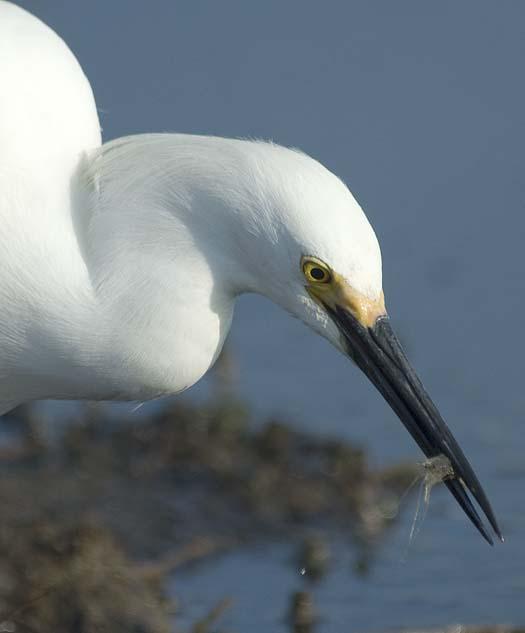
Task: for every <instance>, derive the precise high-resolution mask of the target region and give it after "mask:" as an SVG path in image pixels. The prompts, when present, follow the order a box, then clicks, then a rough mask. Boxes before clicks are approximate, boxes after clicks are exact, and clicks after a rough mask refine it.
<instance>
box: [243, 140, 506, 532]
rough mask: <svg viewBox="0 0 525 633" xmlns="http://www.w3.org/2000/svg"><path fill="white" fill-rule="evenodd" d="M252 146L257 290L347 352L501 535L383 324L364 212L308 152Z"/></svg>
mask: <svg viewBox="0 0 525 633" xmlns="http://www.w3.org/2000/svg"><path fill="white" fill-rule="evenodd" d="M259 151H260V152H261V156H260V157H259V158H258V160H259V162H257V160H256V163H255V169H254V172H255V173H256V178H254V192H255V194H254V195H255V200H256V205H255V206H256V208H257V209H258V213H257V216H256V218H254V219H253V226H252V232H253V234H255V235H256V236H257V238H258V240H257V245H258V248H257V251H256V250H255V248H254V252H252V253H250V260H251V261H254V262H255V269H254V274H255V276H256V282H255V283H256V289H258V290H259V291H260V292H262V293H263V294H265V295H267V296H268V297H270V298H271V299H273V300H274V301H276V302H277V303H279V304H281V305H282V306H283V307H285V308H286V309H287V310H288V311H290V312H291V313H292V314H294V315H295V316H297V317H298V318H300V319H302V320H303V321H304V322H305V323H307V324H308V325H310V326H311V327H312V328H313V329H314V330H316V331H317V332H319V333H320V334H322V335H323V336H325V337H326V338H328V339H329V340H330V341H331V342H332V343H333V344H334V345H335V346H336V347H338V348H339V349H340V350H341V351H343V353H346V354H347V355H348V356H349V357H350V358H352V360H354V361H355V363H356V364H357V365H358V367H359V368H360V369H361V370H362V371H363V372H364V373H365V374H366V375H367V376H368V378H369V379H370V380H371V382H372V383H373V384H374V385H375V386H376V388H377V389H378V390H379V391H380V392H381V393H382V395H383V396H384V397H385V399H386V400H387V401H388V403H389V404H390V405H391V407H392V408H393V410H394V411H395V412H396V413H397V415H398V416H399V418H400V419H401V421H402V422H403V424H404V425H405V426H406V428H407V429H408V431H409V432H410V434H411V435H412V436H413V438H414V439H415V440H416V442H417V443H418V444H419V446H420V447H421V449H422V450H423V452H424V453H425V455H426V456H427V457H429V458H432V457H436V456H438V455H444V456H445V457H446V458H447V459H448V460H449V461H450V464H451V467H452V469H453V472H454V475H453V476H452V477H450V478H449V479H448V480H447V481H446V484H447V486H448V487H449V489H450V490H451V492H452V494H453V495H454V496H455V497H456V499H457V500H458V502H459V503H460V505H461V507H462V508H463V509H464V511H465V512H466V513H467V515H468V516H469V518H470V519H471V520H472V521H473V523H474V524H475V525H476V527H477V528H478V529H479V530H480V532H481V533H482V534H483V536H484V537H485V538H486V539H487V540H488V541H489V542H492V541H491V538H490V536H489V534H488V532H487V530H486V528H485V526H484V525H483V523H482V521H481V519H480V518H479V516H478V514H477V512H476V510H475V509H474V507H473V505H472V503H471V501H470V499H469V497H468V496H467V493H466V489H468V490H470V492H471V493H472V494H473V496H474V498H475V499H476V500H477V501H478V503H479V504H480V506H481V508H482V509H483V510H484V512H485V514H486V515H487V517H488V519H489V521H490V523H491V525H492V526H493V528H494V530H495V531H496V533H497V534H498V536H500V532H499V528H498V526H497V523H496V520H495V518H494V514H493V512H492V510H491V507H490V504H489V502H488V500H487V498H486V496H485V494H484V492H483V490H482V488H481V485H480V483H479V481H478V480H477V478H476V475H475V474H474V472H473V470H472V468H471V466H470V465H469V463H468V461H467V459H466V458H465V456H464V454H463V452H462V451H461V449H460V447H459V446H458V444H457V443H456V441H455V440H454V438H453V436H452V434H451V433H450V431H449V429H448V428H447V426H446V425H445V422H444V421H443V419H442V418H441V416H440V414H439V412H438V410H437V409H436V407H435V405H434V404H433V403H432V401H431V399H430V397H429V396H428V394H427V393H426V391H425V390H424V388H423V386H422V384H421V382H420V381H419V379H418V377H417V375H416V374H415V372H414V370H413V369H412V367H411V366H410V365H409V363H408V361H407V358H406V356H405V354H404V352H403V350H402V348H401V345H400V344H399V341H398V339H397V338H396V336H395V334H394V332H393V330H392V327H391V325H390V320H389V317H388V315H387V312H386V309H385V301H384V295H383V289H382V281H381V255H380V250H379V246H378V243H377V239H376V237H375V234H374V231H373V229H372V227H371V226H370V224H369V223H368V220H367V219H366V217H365V215H364V213H363V212H362V210H361V209H360V207H359V205H358V204H357V202H356V201H355V199H354V198H353V196H352V194H351V193H350V191H349V190H348V188H347V187H346V186H345V185H344V184H343V183H342V182H341V181H340V180H339V179H338V178H336V177H335V176H334V175H333V174H331V173H330V172H329V171H328V170H326V169H325V168H324V167H322V166H321V165H319V163H317V162H316V161H314V160H312V159H311V158H309V157H307V156H304V155H303V154H300V153H298V152H295V151H291V150H284V149H282V148H275V146H266V147H263V148H262V149H261V148H259ZM265 152H266V153H268V152H271V153H272V154H273V155H272V156H270V157H268V155H267V154H266V155H265ZM254 155H255V157H256V158H257V153H255V154H254Z"/></svg>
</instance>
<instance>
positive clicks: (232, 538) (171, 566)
mask: <svg viewBox="0 0 525 633" xmlns="http://www.w3.org/2000/svg"><path fill="white" fill-rule="evenodd" d="M320 426H321V425H320ZM42 429H43V425H42V424H41V421H40V420H39V419H38V415H37V414H36V412H35V411H33V410H31V409H27V408H26V409H20V410H18V411H16V412H15V413H14V414H13V415H12V416H11V417H10V419H9V420H7V421H6V432H7V433H9V438H10V439H9V441H7V442H4V444H3V445H2V448H1V449H0V458H1V459H0V471H1V472H0V475H1V476H0V504H1V507H2V521H1V524H0V631H4V632H8V631H11V632H19V633H35V632H38V633H66V632H67V633H70V632H72V631H74V632H75V633H106V632H107V633H119V632H122V633H124V632H126V633H127V632H136V633H167V632H168V631H181V632H182V633H211V632H212V631H220V630H221V629H220V628H218V626H219V624H218V623H220V619H221V616H222V615H223V613H224V612H225V611H227V610H228V608H229V605H230V601H231V600H233V601H234V600H235V596H224V600H222V601H221V602H220V603H218V604H212V605H209V609H208V610H207V611H204V612H203V613H202V617H200V618H199V619H198V621H196V622H194V624H193V625H192V626H191V627H190V629H189V630H188V628H187V627H186V629H184V630H181V629H180V628H179V627H178V624H177V622H178V619H179V614H180V613H181V608H182V607H181V606H180V605H179V604H178V603H177V601H176V598H175V600H174V599H173V598H172V599H168V597H167V596H166V594H165V591H164V589H165V586H166V579H167V578H168V577H170V576H172V575H174V574H175V575H176V574H177V572H178V571H179V570H180V569H182V568H183V567H184V566H187V565H191V564H197V563H199V562H200V561H203V560H207V559H209V558H210V557H212V556H217V555H224V554H225V553H227V552H228V551H229V550H232V549H234V548H239V547H249V546H250V545H251V544H253V543H257V542H261V540H265V541H268V540H271V539H280V540H284V539H286V540H287V542H291V543H294V544H295V547H296V551H297V555H296V558H295V559H294V560H293V561H291V563H290V564H292V565H294V566H296V568H297V569H301V570H302V574H303V575H304V576H306V577H307V578H310V579H311V581H312V582H315V581H316V580H319V579H320V578H322V576H323V574H324V573H325V572H326V570H327V569H328V568H329V567H330V565H331V562H332V561H331V556H330V546H329V542H330V537H331V535H332V536H333V535H334V534H335V533H337V534H338V535H339V536H341V535H342V536H343V537H344V538H345V539H348V541H349V542H350V541H351V542H352V544H353V545H355V544H357V545H358V546H359V548H360V551H361V552H362V557H361V558H360V559H359V560H358V569H357V570H358V571H359V570H361V571H363V570H364V569H366V560H367V555H368V553H369V552H370V551H373V548H374V546H375V545H376V544H378V543H380V542H381V539H382V538H383V537H384V536H385V534H387V533H388V529H389V527H390V526H391V525H392V524H393V522H394V521H395V516H396V511H397V506H398V500H399V498H400V496H401V495H402V494H403V492H404V491H405V490H406V489H407V487H408V486H409V485H410V484H411V483H412V482H413V480H414V477H415V465H409V464H400V465H399V466H397V467H395V468H389V469H387V470H374V469H371V468H370V467H369V465H368V463H367V459H366V455H365V453H364V452H363V451H362V450H361V449H360V448H359V447H357V446H354V445H352V444H350V443H345V442H340V441H337V440H333V439H323V438H319V437H313V436H310V435H308V434H304V433H299V432H297V431H294V430H292V429H291V427H290V426H289V425H287V424H286V423H285V422H283V421H281V420H269V421H268V422H267V423H266V425H264V427H263V428H262V429H261V430H258V431H253V430H252V429H251V426H250V415H249V411H247V410H246V408H245V407H243V406H242V405H241V404H240V403H238V402H236V401H235V400H233V399H231V398H227V397H221V398H219V399H217V400H216V401H215V402H214V403H213V404H211V405H210V406H206V407H196V406H190V405H188V404H182V403H174V404H171V405H170V406H169V408H166V409H165V410H163V411H162V412H160V413H159V414H158V415H156V416H154V417H152V418H150V419H146V420H140V421H137V418H136V417H131V418H129V419H122V420H115V419H114V418H112V419H111V420H110V419H109V417H108V415H107V414H106V411H105V409H104V407H101V406H96V407H86V408H85V409H83V410H81V411H80V412H79V413H78V415H77V416H76V419H75V420H72V421H71V424H69V425H66V426H65V428H64V432H63V433H62V434H61V435H59V436H58V437H54V438H50V437H47V436H46V435H45V434H44V433H43V430H42ZM292 589H293V588H292V587H291V588H290V596H289V601H288V602H289V612H288V614H283V618H284V617H286V621H287V622H288V626H289V630H290V631H295V632H296V633H310V632H313V631H314V630H316V625H317V624H318V621H319V620H318V614H317V610H316V606H315V604H314V602H313V598H312V596H311V595H310V594H309V593H308V591H301V592H297V593H292ZM239 633H240V632H239ZM468 633H475V632H472V631H470V630H469V632H468ZM483 633H489V631H488V630H487V631H483Z"/></svg>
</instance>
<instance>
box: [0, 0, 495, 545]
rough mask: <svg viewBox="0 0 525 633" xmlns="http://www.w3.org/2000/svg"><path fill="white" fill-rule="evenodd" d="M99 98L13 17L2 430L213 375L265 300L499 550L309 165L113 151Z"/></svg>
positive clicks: (272, 154) (346, 207)
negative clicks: (235, 322) (385, 410)
mask: <svg viewBox="0 0 525 633" xmlns="http://www.w3.org/2000/svg"><path fill="white" fill-rule="evenodd" d="M100 143H101V141H100V126H99V121H98V118H97V112H96V108H95V102H94V99H93V94H92V91H91V88H90V86H89V83H88V81H87V79H86V77H85V76H84V74H83V72H82V70H81V68H80V66H79V65H78V63H77V61H76V59H75V58H74V56H73V54H72V53H71V52H70V50H69V49H68V48H67V46H66V45H65V44H64V42H63V41H62V40H61V39H60V38H59V37H58V36H57V35H56V34H55V33H54V32H53V31H52V30H51V29H49V28H48V27H47V26H45V25H44V24H43V23H42V22H40V21H39V20H38V19H37V18H35V17H33V16H32V15H30V14H29V13H27V12H26V11H24V10H22V9H20V8H19V7H17V6H15V5H13V4H11V3H9V2H5V1H0V222H1V231H0V375H1V381H0V413H4V412H6V411H8V410H9V409H11V408H12V407H14V406H16V405H17V404H19V403H22V402H25V401H30V400H34V399H40V398H61V399H93V400H146V399H149V398H155V397H158V396H162V395H168V394H175V393H178V392H181V391H183V390H184V389H186V388H188V387H189V386H191V385H192V384H194V383H195V382H196V381H197V380H199V378H200V377H201V376H202V375H203V374H205V373H206V371H207V370H208V369H209V368H210V366H211V365H212V364H213V362H214V361H215V359H216V358H217V355H218V354H219V352H220V350H221V347H222V345H223V342H224V339H225V337H226V335H227V333H228V330H229V328H230V323H231V319H232V313H233V308H234V303H235V299H236V297H237V296H238V295H240V294H241V293H243V292H258V293H261V294H263V295H265V296H267V297H269V298H270V299H271V300H273V301H274V302H276V303H277V304H279V305H281V306H282V307H283V308H284V309H285V310H287V311H288V312H290V313H291V314H292V315H294V316H296V317H298V318H300V319H301V320H302V321H304V322H305V323H306V324H307V325H309V326H310V327H311V328H312V329H314V330H315V331H316V332H317V333H319V334H321V335H322V336H324V337H326V338H327V339H328V340H329V341H331V342H332V343H333V345H335V347H337V348H338V349H339V350H341V351H342V352H343V353H345V354H346V355H348V356H349V357H350V358H352V359H353V360H354V361H355V363H356V364H357V365H358V366H359V367H360V368H361V369H362V370H363V371H364V372H365V374H366V375H367V376H368V377H369V378H370V380H371V381H372V382H373V384H374V385H375V386H376V387H377V389H378V390H379V391H380V392H381V393H382V394H383V396H384V397H385V398H386V400H387V401H388V402H389V403H390V405H391V406H392V408H393V409H394V411H395V412H396V413H397V415H398V416H399V418H400V419H401V421H402V422H403V423H404V425H405V426H406V427H407V429H408V431H409V432H410V433H411V434H412V436H413V437H414V439H415V440H416V442H417V443H418V444H419V446H420V447H421V449H422V450H423V452H424V453H425V455H427V456H428V457H433V456H436V455H440V454H443V455H445V456H446V457H447V458H448V459H449V460H450V462H451V464H452V467H453V469H454V473H455V477H454V478H451V479H449V480H448V481H447V482H446V484H447V486H448V487H449V489H450V490H451V492H452V494H453V495H454V496H455V497H456V499H457V500H458V502H459V503H460V505H461V507H462V508H463V509H464V511H465V512H466V513H467V515H468V516H469V517H470V519H471V520H472V522H473V523H474V524H475V525H476V527H477V528H478V529H479V531H480V532H481V533H482V534H483V536H484V537H485V538H486V539H487V540H488V541H489V542H492V540H491V536H490V534H489V533H488V531H487V529H486V528H485V526H484V524H483V522H482V521H481V519H480V517H479V516H478V514H477V512H476V510H475V509H474V507H473V505H472V503H471V501H470V499H469V497H468V495H467V489H468V490H469V491H470V492H471V493H472V495H473V496H474V498H475V499H476V500H477V501H478V503H479V505H480V506H481V508H482V509H483V511H484V512H485V514H486V516H487V518H488V520H489V522H490V523H491V525H492V527H493V529H494V531H495V532H496V534H497V535H498V536H501V534H500V531H499V528H498V526H497V523H496V519H495V517H494V514H493V512H492V510H491V507H490V504H489V502H488V500H487V498H486V496H485V494H484V492H483V490H482V488H481V486H480V484H479V482H478V480H477V478H476V476H475V474H474V472H473V471H472V468H471V467H470V465H469V463H468V461H467V460H466V458H465V456H464V455H463V453H462V451H461V449H460V448H459V446H458V445H457V443H456V441H455V440H454V438H453V437H452V435H451V433H450V431H449V430H448V428H447V427H446V425H445V423H444V421H443V420H442V418H441V416H440V414H439V413H438V411H437V409H436V407H435V406H434V404H433V403H432V401H431V400H430V398H429V396H428V395H427V393H426V392H425V390H424V389H423V386H422V385H421V383H420V381H419V380H418V378H417V376H416V374H415V373H414V371H413V370H412V368H411V367H410V365H409V364H408V362H407V360H406V357H405V355H404V353H403V351H402V349H401V347H400V345H399V343H398V340H397V339H396V337H395V335H394V333H393V330H392V328H391V325H390V321H389V318H388V316H387V313H386V310H385V304H384V299H383V291H382V280H381V256H380V250H379V246H378V243H377V240H376V237H375V234H374V232H373V230H372V228H371V226H370V225H369V223H368V221H367V219H366V217H365V215H364V213H363V212H362V210H361V209H360V207H359V205H358V204H357V202H356V201H355V199H354V198H353V196H352V194H351V193H350V191H349V190H348V189H347V187H346V186H345V185H344V184H343V183H342V182H341V181H340V180H339V179H338V178H337V177H336V176H334V175H333V174H332V173H330V172H329V171H328V170H327V169H325V168H324V167H323V166H322V165H320V164H319V163H318V162H317V161H315V160H313V159H312V158H310V157H308V156H306V155H305V154H303V153H301V152H300V151H297V150H292V149H286V148H283V147H280V146H278V145H274V144H271V143H264V142H255V141H241V140H230V139H224V138H213V137H204V136H189V135H183V134H148V135H138V136H132V137H128V138H123V139H118V140H116V141H112V142H110V143H108V144H106V145H104V146H101V144H100Z"/></svg>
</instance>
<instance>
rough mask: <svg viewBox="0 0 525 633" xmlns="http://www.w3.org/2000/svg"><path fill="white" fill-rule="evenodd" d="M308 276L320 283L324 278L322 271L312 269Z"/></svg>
mask: <svg viewBox="0 0 525 633" xmlns="http://www.w3.org/2000/svg"><path fill="white" fill-rule="evenodd" d="M310 275H312V277H313V278H314V279H317V281H322V280H323V279H324V277H325V273H324V270H322V269H321V268H312V270H311V271H310Z"/></svg>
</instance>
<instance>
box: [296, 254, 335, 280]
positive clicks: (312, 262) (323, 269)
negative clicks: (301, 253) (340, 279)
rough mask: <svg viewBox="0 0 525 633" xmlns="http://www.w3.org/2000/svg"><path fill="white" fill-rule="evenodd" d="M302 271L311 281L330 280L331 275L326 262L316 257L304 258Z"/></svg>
mask: <svg viewBox="0 0 525 633" xmlns="http://www.w3.org/2000/svg"><path fill="white" fill-rule="evenodd" d="M303 273H304V276H305V277H306V279H307V280H308V281H309V282H311V283H316V284H327V283H329V282H330V281H331V280H332V275H331V274H330V270H329V269H328V267H327V266H326V264H323V262H321V261H319V260H317V259H304V260H303Z"/></svg>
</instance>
